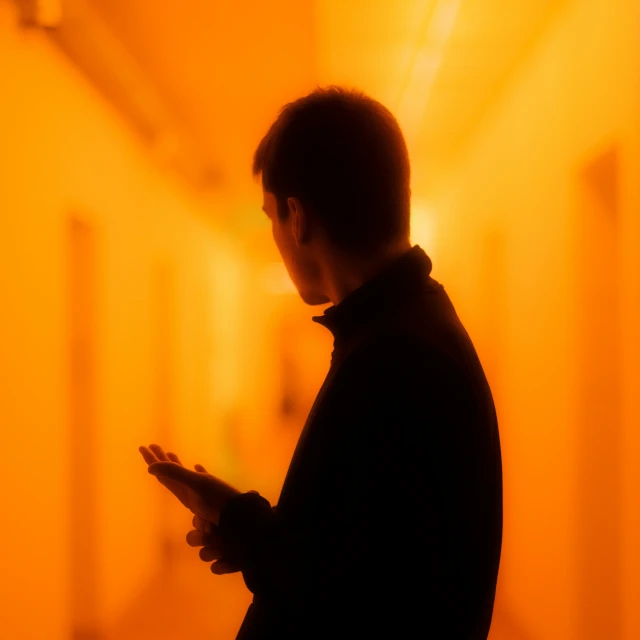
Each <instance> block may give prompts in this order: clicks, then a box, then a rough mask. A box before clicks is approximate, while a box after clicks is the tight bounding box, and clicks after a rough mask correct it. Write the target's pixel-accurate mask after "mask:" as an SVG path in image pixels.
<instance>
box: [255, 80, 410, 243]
mask: <svg viewBox="0 0 640 640" xmlns="http://www.w3.org/2000/svg"><path fill="white" fill-rule="evenodd" d="M410 173H411V172H410V167H409V154H408V152H407V146H406V143H405V140H404V137H403V135H402V131H401V130H400V126H399V125H398V122H397V120H396V119H395V118H394V116H393V115H392V113H391V112H390V111H389V110H388V109H387V108H386V107H384V106H383V105H382V104H380V103H379V102H377V101H376V100H373V99H372V98H370V97H368V96H367V95H365V94H364V93H362V92H361V91H358V90H356V89H348V88H343V87H338V86H329V87H327V88H318V89H316V90H315V91H313V92H312V93H310V94H309V95H307V96H305V97H303V98H300V99H298V100H295V101H294V102H290V103H288V104H286V105H285V106H284V107H283V108H282V109H281V111H280V114H279V116H278V118H277V119H276V121H275V122H274V123H273V124H272V125H271V127H270V128H269V131H268V132H267V134H266V135H265V136H264V138H263V139H262V140H261V141H260V144H259V145H258V148H257V149H256V151H255V155H254V158H253V175H254V177H256V178H257V177H258V176H259V175H260V174H262V186H263V188H264V190H265V191H268V192H270V193H273V194H274V195H275V197H276V200H277V203H278V216H279V217H280V218H281V219H286V216H287V214H288V207H287V198H289V197H297V198H299V199H300V201H301V202H302V204H303V206H304V207H305V210H307V211H308V212H309V213H310V215H311V216H312V217H313V219H315V220H318V221H319V222H320V224H321V225H322V228H323V230H324V231H325V233H326V234H327V237H328V238H329V240H330V241H331V242H332V243H334V244H335V245H336V246H338V247H340V248H342V249H344V250H347V251H349V252H352V253H361V252H367V251H371V250H375V249H379V248H381V247H384V246H385V245H388V244H389V243H391V242H393V241H395V240H398V239H401V238H403V237H404V236H406V235H408V233H409V218H410V198H411V190H410V186H409V183H410Z"/></svg>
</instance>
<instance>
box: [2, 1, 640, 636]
mask: <svg viewBox="0 0 640 640" xmlns="http://www.w3.org/2000/svg"><path fill="white" fill-rule="evenodd" d="M329 83H334V84H347V85H352V86H357V87H359V88H361V89H363V90H365V91H366V92H367V93H369V94H370V95H371V96H373V97H374V98H376V99H378V100H380V101H381V102H383V103H384V104H385V105H387V106H388V107H389V108H390V109H391V110H392V111H393V112H394V113H395V114H396V115H397V117H398V119H399V121H400V123H401V126H402V128H403V130H404V132H405V134H406V138H407V141H408V144H409V148H410V153H411V159H412V167H413V174H412V191H413V196H414V202H413V212H412V235H413V241H414V242H416V243H418V244H420V245H421V246H422V247H423V248H424V249H425V250H426V251H427V253H428V254H429V255H430V256H431V258H432V260H433V264H434V268H433V276H434V277H435V279H436V280H438V281H439V282H441V283H442V284H443V285H444V286H445V289H446V291H447V292H448V294H449V296H450V297H451V299H452V301H453V303H454V305H455V306H456V309H457V310H458V313H459V315H460V317H461V319H462V321H463V323H464V324H465V326H466V328H467V330H468V331H469V333H470V335H471V337H472V339H473V341H474V344H475V345H476V348H477V350H478V352H479V355H480V358H481V361H482V363H483V365H484V367H485V370H486V373H487V376H488V378H489V381H490V384H491V388H492V391H493V393H494V398H495V402H496V407H497V411H498V416H499V423H500V432H501V439H502V447H503V458H504V486H505V494H504V509H505V523H504V545H503V555H502V562H501V568H500V576H499V583H498V593H497V599H496V607H495V613H494V622H493V628H492V632H491V638H492V640H556V639H558V640H560V639H562V640H632V639H637V638H640V429H639V428H638V427H639V425H640V2H638V0H518V1H517V2H515V1H514V0H271V1H269V2H263V1H259V0H237V1H236V2H223V1H222V0H181V1H180V2H177V1H175V0H0V140H1V145H2V152H1V153H0V207H1V210H2V227H1V228H2V233H0V247H1V250H0V267H1V268H0V300H1V304H2V312H1V313H0V381H1V385H0V420H1V423H2V427H1V432H0V433H1V438H0V442H1V449H0V451H1V454H2V456H1V463H0V469H1V475H2V500H1V502H0V518H1V522H0V541H1V546H0V575H1V576H2V580H1V586H0V629H2V631H1V632H0V635H1V636H2V638H6V639H7V640H116V639H117V640H146V639H151V638H153V639H154V640H177V639H178V638H187V637H198V638H211V639H215V640H227V639H228V640H231V639H233V638H235V633H236V632H237V630H238V628H239V626H240V623H241V620H242V618H243V616H244V612H245V610H246V607H247V605H248V603H249V602H250V594H249V592H248V591H247V590H246V588H245V587H244V584H243V581H242V578H241V576H239V575H237V574H236V575H233V576H227V577H222V578H221V577H217V576H214V575H212V574H211V573H210V571H209V567H208V565H207V564H204V563H202V562H201V561H200V560H199V559H198V558H197V552H196V551H195V550H193V549H191V548H189V547H188V546H187V545H186V543H185V542H184V536H185V534H186V532H187V531H188V530H189V529H190V528H191V527H190V515H189V514H188V513H187V512H186V511H185V510H183V509H182V507H180V506H179V505H177V503H174V501H173V500H172V498H171V497H170V496H169V495H168V494H167V495H165V494H164V492H163V490H162V488H161V487H160V486H159V485H158V484H157V482H155V480H153V479H152V478H151V477H150V476H149V475H148V474H147V473H146V465H145V464H144V462H143V461H142V458H141V457H140V454H139V453H138V450H137V448H138V446H139V445H141V444H149V443H151V442H157V443H159V444H161V445H163V446H164V447H165V448H166V449H169V450H173V451H175V452H177V453H178V454H179V455H180V456H181V457H182V459H183V461H184V462H185V464H188V465H189V466H191V465H193V464H195V463H196V462H199V463H202V464H204V465H205V466H206V467H207V468H208V469H209V470H210V471H211V472H213V473H215V474H216V475H220V476H221V477H223V478H225V479H227V480H229V481H230V482H232V483H234V484H236V485H237V486H238V488H240V489H242V490H248V489H257V490H259V491H260V492H261V493H263V495H265V496H267V497H268V498H269V499H270V500H272V501H274V502H275V501H277V498H278V494H279V490H280V486H281V483H282V480H283V478H284V475H285V472H286V469H287V466H288V462H289V458H290V456H291V453H292V451H293V448H294V446H295V443H296V440H297V437H298V435H299V432H300V429H301V427H302V425H303V423H304V420H305V417H306V413H307V411H308V410H309V408H310V405H311V403H312V402H313V399H314V397H315V393H316V391H317V390H318V388H319V386H320V384H321V382H322V380H323V378H324V375H325V373H326V372H327V370H328V366H329V355H330V351H331V346H332V340H331V336H330V334H329V333H328V331H326V329H324V328H323V327H321V326H318V325H316V324H315V323H312V322H311V321H310V318H311V316H312V315H316V314H320V313H321V312H322V310H323V308H324V307H320V308H318V307H315V308H311V307H306V306H305V305H304V304H303V303H302V302H301V301H300V300H299V298H298V296H297V294H296V293H295V291H294V290H293V287H292V285H291V283H290V281H289V280H288V278H287V275H286V272H285V271H284V267H283V265H282V264H281V263H280V262H279V256H278V254H277V251H276V250H275V248H274V246H273V243H272V239H271V235H270V224H269V221H268V220H267V218H266V216H265V215H264V214H263V213H262V212H261V210H260V207H261V204H262V201H261V190H260V187H259V184H256V183H255V182H254V181H253V180H252V178H251V173H250V164H251V157H252V152H253V150H254V148H255V146H256V145H257V144H258V142H259V139H260V137H261V136H262V135H263V134H264V133H265V132H266V129H267V128H268V126H269V124H270V123H271V122H272V120H273V119H274V118H275V117H276V116H277V113H278V109H279V108H280V107H281V106H282V105H283V104H284V103H286V102H287V101H290V100H292V99H295V98H297V97H299V96H302V95H304V94H306V93H308V92H309V91H311V90H313V89H314V88H315V87H316V86H317V85H318V84H320V85H326V84H329ZM377 560H378V559H377V558H373V559H372V561H377Z"/></svg>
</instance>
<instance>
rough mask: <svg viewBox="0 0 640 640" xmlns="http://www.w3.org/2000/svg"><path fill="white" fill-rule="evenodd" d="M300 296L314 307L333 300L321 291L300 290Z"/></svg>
mask: <svg viewBox="0 0 640 640" xmlns="http://www.w3.org/2000/svg"><path fill="white" fill-rule="evenodd" d="M299 293H300V297H301V298H302V300H303V302H304V303H305V304H308V305H310V306H312V307H317V306H318V305H321V304H327V303H328V302H331V300H330V299H329V298H328V297H327V296H326V295H324V294H321V293H308V292H306V291H305V292H302V291H300V292H299Z"/></svg>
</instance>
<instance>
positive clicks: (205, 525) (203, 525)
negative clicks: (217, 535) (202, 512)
mask: <svg viewBox="0 0 640 640" xmlns="http://www.w3.org/2000/svg"><path fill="white" fill-rule="evenodd" d="M191 523H192V524H193V528H194V529H197V530H198V531H202V532H204V533H212V532H213V530H214V528H215V525H214V524H213V523H212V522H209V521H208V520H205V519H204V518H201V517H200V516H198V515H195V516H193V520H192V521H191Z"/></svg>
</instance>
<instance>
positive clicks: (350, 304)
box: [311, 244, 442, 346]
mask: <svg viewBox="0 0 640 640" xmlns="http://www.w3.org/2000/svg"><path fill="white" fill-rule="evenodd" d="M431 268H432V263H431V258H429V256H428V255H427V254H426V253H425V252H424V250H423V249H422V248H421V247H420V246H419V245H417V244H416V245H414V246H413V247H412V248H411V249H409V251H407V252H406V253H405V254H403V255H402V256H400V257H399V258H397V259H396V260H395V261H394V262H392V263H391V264H390V265H389V266H388V267H387V268H386V269H384V271H382V272H380V273H379V274H378V275H376V276H375V277H374V278H372V279H371V280H368V281H367V282H365V284H363V285H362V286H361V287H358V289H356V290H355V291H352V292H351V293H350V294H349V295H348V296H347V297H346V298H344V300H342V301H341V302H340V303H338V304H336V305H333V306H331V307H328V308H327V309H325V311H324V313H323V314H322V315H321V316H313V317H312V318H311V319H312V320H313V322H317V323H318V324H321V325H323V326H324V327H327V329H329V331H331V333H332V334H333V336H334V339H335V343H336V346H337V343H338V342H342V341H344V340H348V339H349V338H350V337H351V336H352V335H354V334H357V332H358V330H359V329H362V328H364V327H366V326H368V325H370V324H372V323H374V322H376V321H377V320H379V319H381V318H383V317H384V316H385V315H388V314H390V313H392V312H393V311H394V310H395V309H396V308H397V307H398V306H399V305H401V304H402V303H403V302H404V301H408V300H411V299H412V298H413V297H414V295H415V294H416V293H417V292H418V291H420V290H423V289H425V288H426V287H427V286H428V285H429V283H430V282H431V283H433V285H435V286H437V287H441V286H442V285H439V283H436V281H435V280H433V279H432V278H430V276H429V274H430V273H431Z"/></svg>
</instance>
